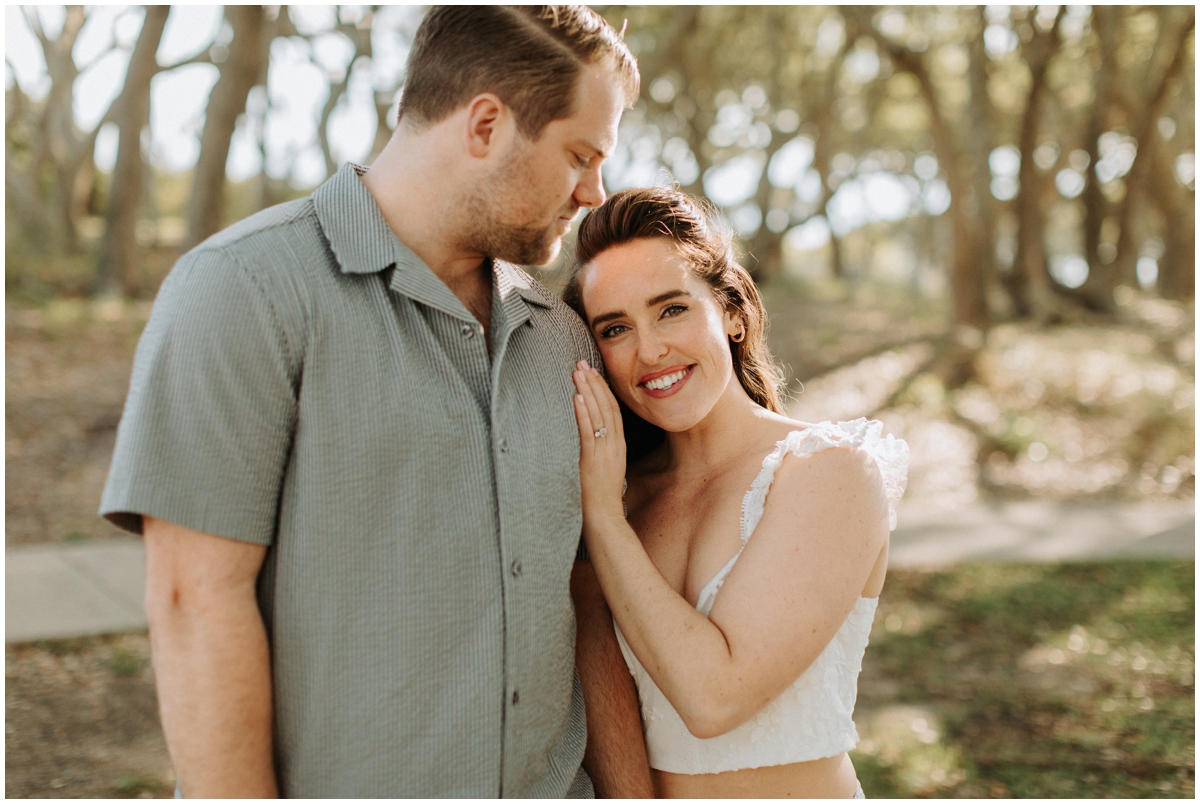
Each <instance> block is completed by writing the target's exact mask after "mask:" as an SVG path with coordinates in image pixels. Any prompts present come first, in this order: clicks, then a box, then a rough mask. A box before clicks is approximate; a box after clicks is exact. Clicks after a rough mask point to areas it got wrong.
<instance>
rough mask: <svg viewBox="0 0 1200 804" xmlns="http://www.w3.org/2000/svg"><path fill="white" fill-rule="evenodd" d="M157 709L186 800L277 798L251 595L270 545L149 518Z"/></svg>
mask: <svg viewBox="0 0 1200 804" xmlns="http://www.w3.org/2000/svg"><path fill="white" fill-rule="evenodd" d="M143 529H144V532H145V536H146V613H147V615H148V616H149V620H150V649H151V655H152V661H153V665H154V674H155V679H156V685H157V689H158V702H159V711H160V714H161V718H162V725H163V731H164V733H165V735H166V738H167V747H168V750H169V751H170V754H171V762H172V763H173V764H174V766H175V773H176V774H177V776H178V778H179V781H180V787H181V788H182V791H183V794H184V795H185V796H187V797H188V798H227V797H235V798H274V797H275V796H276V795H277V793H278V791H277V789H276V783H275V770H274V760H273V757H272V748H271V735H272V704H271V662H270V653H269V650H268V647H267V634H266V629H265V627H264V625H263V621H262V614H261V613H260V612H259V609H258V601H257V598H256V596H255V583H256V580H257V578H258V571H259V569H260V568H261V567H262V562H263V558H264V556H265V554H266V548H265V547H263V546H261V545H255V544H249V543H245V542H238V541H235V540H233V539H226V538H222V537H220V536H212V535H210V534H207V533H201V532H200V531H196V530H192V529H190V528H185V527H182V526H180V525H175V524H173V523H171V522H167V521H165V520H161V519H153V518H151V517H145V519H144V524H143Z"/></svg>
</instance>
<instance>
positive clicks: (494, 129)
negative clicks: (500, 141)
mask: <svg viewBox="0 0 1200 804" xmlns="http://www.w3.org/2000/svg"><path fill="white" fill-rule="evenodd" d="M509 114H510V113H509V110H508V106H507V105H505V103H504V101H502V100H500V98H499V97H497V96H496V95H493V94H492V93H490V92H484V93H482V94H480V95H476V96H475V97H474V98H472V99H471V102H470V103H468V104H467V116H466V130H465V131H464V135H465V136H466V141H467V152H468V153H469V154H470V155H471V156H474V157H476V158H483V157H486V156H487V155H488V153H490V152H491V150H492V149H493V148H495V147H496V140H497V137H498V136H499V135H500V134H501V130H502V129H503V128H504V127H505V125H506V124H507V123H508V122H509Z"/></svg>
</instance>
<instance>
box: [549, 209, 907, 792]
mask: <svg viewBox="0 0 1200 804" xmlns="http://www.w3.org/2000/svg"><path fill="white" fill-rule="evenodd" d="M564 298H565V299H566V300H567V302H568V303H569V304H571V305H572V306H573V307H574V308H575V309H576V310H577V311H578V312H579V313H580V314H581V315H582V316H583V318H584V320H585V321H586V322H587V324H588V327H589V329H590V330H591V332H592V334H593V336H594V337H595V338H596V342H597V343H598V344H599V346H600V352H601V355H602V356H603V358H604V365H605V368H606V370H607V377H608V383H610V384H611V386H612V389H613V391H615V393H616V398H614V396H613V393H612V392H611V391H610V390H609V386H608V384H606V383H605V381H604V379H603V378H602V377H601V376H600V374H599V373H598V372H597V371H596V369H595V368H593V367H589V366H587V365H586V364H582V363H581V364H580V365H579V366H578V367H577V368H578V370H577V371H576V372H575V374H574V379H575V384H576V388H577V389H578V394H577V396H576V398H575V412H576V417H577V419H578V422H579V433H580V441H581V455H580V480H581V484H582V492H583V512H584V538H585V541H586V546H587V549H588V552H589V554H590V557H591V561H592V564H593V567H594V568H595V571H596V574H597V577H598V578H599V581H600V586H601V589H602V590H603V592H604V596H605V598H606V599H607V601H608V604H609V607H610V608H611V609H612V612H613V617H614V619H615V621H616V624H617V628H618V639H619V641H620V643H621V649H622V652H623V653H624V654H625V658H626V661H627V662H628V663H629V666H630V670H631V672H632V673H633V676H634V680H635V681H636V682H637V685H638V689H639V693H640V697H641V700H642V719H643V724H644V727H645V732H646V743H647V749H648V751H649V754H650V764H651V767H652V768H653V769H654V779H655V786H656V790H657V792H658V794H659V795H660V796H666V797H712V798H724V797H733V796H754V797H784V796H808V797H844V798H852V797H861V795H862V789H861V787H860V786H859V785H858V781H857V778H856V776H855V772H854V767H853V765H852V764H851V763H850V760H849V757H848V756H847V753H846V752H847V751H848V750H849V749H851V748H853V747H854V745H855V743H856V742H857V739H858V736H857V733H856V732H855V729H854V723H853V721H852V720H851V713H852V712H853V708H854V698H855V693H856V685H857V679H858V672H859V670H860V668H861V664H862V656H863V651H864V649H865V648H866V642H867V636H868V633H869V631H870V628H871V620H872V617H873V616H874V613H875V607H876V604H877V602H878V595H879V591H880V589H881V588H882V586H883V580H884V574H885V572H886V569H887V545H888V536H889V533H890V531H891V529H892V528H893V527H894V526H895V505H896V502H897V501H898V500H899V498H900V495H901V494H902V493H903V490H904V483H905V474H906V471H907V466H908V448H907V446H906V445H905V444H904V442H902V441H897V440H895V439H893V438H892V437H891V436H888V438H887V439H886V440H884V439H881V438H880V434H879V433H880V429H881V425H880V424H879V423H878V422H867V421H866V420H865V419H859V420H858V421H855V422H850V423H839V424H832V423H830V422H822V423H820V424H812V425H809V424H803V423H801V422H797V421H793V420H791V419H788V418H787V417H785V416H784V415H782V408H781V406H780V403H779V397H778V395H777V391H776V385H777V383H778V379H777V375H776V374H775V373H774V370H773V369H772V366H771V362H770V357H769V355H768V353H767V349H766V346H765V344H764V342H763V326H764V314H763V307H762V301H761V299H760V297H759V295H758V292H757V290H756V289H755V287H754V283H753V281H752V280H751V279H750V276H749V274H747V273H746V271H745V270H744V269H743V268H742V267H741V266H739V265H738V264H737V263H736V262H735V261H734V260H733V258H732V256H731V250H730V243H729V238H728V237H727V236H722V235H720V234H718V233H717V232H715V231H714V230H713V228H712V226H711V224H710V222H709V220H708V219H707V216H706V214H705V213H704V211H703V210H702V209H701V208H700V207H698V206H697V204H696V203H695V202H693V201H692V200H691V199H689V198H688V197H687V196H686V195H684V194H683V193H680V192H678V191H677V190H670V189H663V188H650V189H641V190H626V191H623V192H620V193H617V194H616V195H614V196H613V197H612V198H611V199H609V201H608V202H607V203H606V204H604V205H603V206H602V207H601V208H599V209H597V210H596V211H595V212H593V213H592V214H591V215H590V216H589V217H588V218H587V219H586V220H585V221H584V222H583V224H582V226H581V227H580V231H579V237H578V241H577V259H576V265H575V267H574V268H573V269H572V272H571V275H570V277H569V280H568V284H567V287H566V289H565V291H564ZM617 399H619V400H620V402H621V403H623V405H624V413H623V411H622V409H621V407H620V406H619V405H618V402H617ZM626 422H628V423H629V425H630V431H631V432H632V431H633V429H634V425H637V428H638V430H639V431H640V432H642V433H643V434H642V435H639V436H638V438H636V439H635V440H634V441H632V442H631V443H630V451H631V455H633V456H634V459H633V460H631V461H630V462H629V465H628V466H626V443H625V438H624V433H625V432H626V426H625V425H626ZM647 425H650V426H649V427H647ZM656 436H657V437H656ZM641 453H645V454H641ZM764 456H765V458H764ZM626 480H627V488H625V487H624V486H625V481H626ZM768 492H770V493H769V494H768ZM718 592H719V594H718Z"/></svg>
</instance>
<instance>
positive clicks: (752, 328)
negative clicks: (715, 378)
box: [563, 187, 783, 413]
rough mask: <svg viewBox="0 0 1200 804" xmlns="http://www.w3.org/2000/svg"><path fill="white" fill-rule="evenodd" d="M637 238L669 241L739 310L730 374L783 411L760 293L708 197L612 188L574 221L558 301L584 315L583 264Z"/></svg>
mask: <svg viewBox="0 0 1200 804" xmlns="http://www.w3.org/2000/svg"><path fill="white" fill-rule="evenodd" d="M642 238H665V239H667V240H670V241H671V242H672V243H674V244H675V247H676V248H678V249H679V251H680V253H681V254H683V255H684V256H685V257H686V258H687V259H688V261H689V262H690V263H691V269H692V272H693V273H694V274H695V275H696V276H697V277H698V278H699V279H702V280H703V281H704V282H706V283H707V284H708V286H709V287H710V288H712V292H713V295H714V296H715V297H716V299H717V304H719V305H721V307H723V308H724V309H726V310H730V311H732V312H736V313H737V314H738V315H739V316H741V319H742V322H743V323H744V324H745V326H746V337H745V338H744V339H743V340H742V341H741V342H740V343H739V342H735V341H734V340H733V339H732V338H731V339H730V342H729V347H730V353H731V354H732V356H733V371H734V374H736V375H737V378H738V381H739V382H740V383H741V384H742V388H744V389H745V390H746V393H747V395H749V397H750V398H751V399H753V400H754V401H755V402H757V403H758V404H759V405H762V406H763V407H764V408H766V409H767V410H772V411H775V412H776V413H782V412H783V406H782V404H780V401H779V386H780V384H781V382H782V377H781V375H780V372H779V369H777V368H776V367H775V364H774V362H773V361H772V359H771V353H770V351H769V350H768V349H767V344H766V341H765V339H764V334H765V329H766V314H765V311H764V310H763V303H762V296H760V295H759V293H758V288H757V287H756V286H755V285H754V280H753V279H751V278H750V274H749V273H748V272H747V271H746V269H745V268H743V267H742V266H741V265H739V264H738V262H737V260H736V259H734V256H733V244H732V236H731V234H730V232H729V230H728V227H727V226H725V225H724V223H723V222H722V221H721V219H720V217H719V216H718V215H717V213H716V210H714V209H713V208H712V206H711V205H709V204H708V203H706V202H704V201H701V200H698V199H694V198H692V197H690V196H688V195H687V194H686V193H683V192H680V191H679V190H677V189H674V188H670V187H644V188H637V189H630V190H622V191H620V192H618V193H614V194H613V195H612V196H611V197H610V198H609V199H608V201H606V202H605V203H604V205H603V206H601V207H599V208H598V209H596V210H595V211H593V212H592V213H591V214H589V215H588V216H587V217H586V218H584V220H583V223H582V224H581V225H580V227H579V234H578V236H577V237H576V240H575V261H574V262H573V263H572V265H571V272H570V274H569V275H568V276H567V283H566V286H565V287H564V288H563V301H565V302H566V303H567V304H568V305H570V306H571V307H572V308H573V309H574V310H575V312H577V313H579V314H580V315H581V316H583V318H584V320H585V321H586V320H587V315H586V313H585V312H584V309H583V299H582V297H581V295H580V288H579V280H580V275H581V274H582V273H583V269H584V268H585V267H586V266H587V265H588V263H590V262H591V261H592V260H594V259H595V258H596V257H597V256H599V255H600V253H601V252H604V251H607V250H608V249H610V248H612V247H613V246H619V245H621V244H622V243H628V242H630V241H632V240H639V239H642Z"/></svg>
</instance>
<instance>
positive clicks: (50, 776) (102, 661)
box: [4, 634, 175, 798]
mask: <svg viewBox="0 0 1200 804" xmlns="http://www.w3.org/2000/svg"><path fill="white" fill-rule="evenodd" d="M4 670H5V672H4V680H5V696H4V702H5V706H4V715H5V718H4V738H5V739H4V759H5V779H4V795H5V797H6V798H163V797H171V796H172V795H174V792H175V776H174V771H173V770H172V769H171V762H170V759H169V758H168V757H167V747H166V744H165V743H164V742H163V737H162V730H161V729H160V728H159V725H158V704H157V700H156V699H155V696H154V680H153V674H152V672H151V670H150V644H149V640H148V639H147V638H146V635H145V634H127V635H119V636H105V637H92V638H88V639H67V640H55V641H53V642H41V643H33V644H28V645H8V646H6V649H5V668H4Z"/></svg>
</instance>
